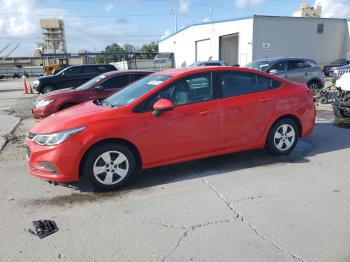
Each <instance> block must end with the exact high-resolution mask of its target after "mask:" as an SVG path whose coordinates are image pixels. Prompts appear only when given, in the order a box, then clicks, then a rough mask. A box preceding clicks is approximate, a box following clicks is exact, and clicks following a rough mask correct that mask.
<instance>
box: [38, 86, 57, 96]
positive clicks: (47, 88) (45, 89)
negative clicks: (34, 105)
mask: <svg viewBox="0 0 350 262" xmlns="http://www.w3.org/2000/svg"><path fill="white" fill-rule="evenodd" d="M55 90H56V87H55V86H54V85H52V84H46V85H44V86H43V88H42V89H41V93H42V94H47V93H49V92H52V91H55Z"/></svg>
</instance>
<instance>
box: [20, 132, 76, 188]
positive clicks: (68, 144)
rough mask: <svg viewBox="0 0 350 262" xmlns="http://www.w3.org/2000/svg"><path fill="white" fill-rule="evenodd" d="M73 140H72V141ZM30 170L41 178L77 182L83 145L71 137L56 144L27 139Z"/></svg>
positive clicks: (26, 145)
mask: <svg viewBox="0 0 350 262" xmlns="http://www.w3.org/2000/svg"><path fill="white" fill-rule="evenodd" d="M70 140H72V141H70ZM25 147H26V148H27V163H28V172H29V173H30V174H31V175H33V176H37V177H39V178H42V179H45V180H48V181H54V182H76V181H78V180H79V166H80V161H81V155H82V147H81V145H80V144H79V143H77V142H74V141H73V139H69V140H67V141H65V142H63V143H62V144H59V145H55V146H40V145H38V144H36V143H35V142H34V141H30V140H26V141H25Z"/></svg>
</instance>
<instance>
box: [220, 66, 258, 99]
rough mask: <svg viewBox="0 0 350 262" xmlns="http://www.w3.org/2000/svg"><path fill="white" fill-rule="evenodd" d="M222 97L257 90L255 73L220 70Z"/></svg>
mask: <svg viewBox="0 0 350 262" xmlns="http://www.w3.org/2000/svg"><path fill="white" fill-rule="evenodd" d="M219 84H220V86H221V95H222V97H232V96H239V95H244V94H249V93H254V92H257V91H259V89H258V81H257V75H255V74H251V73H245V72H220V73H219Z"/></svg>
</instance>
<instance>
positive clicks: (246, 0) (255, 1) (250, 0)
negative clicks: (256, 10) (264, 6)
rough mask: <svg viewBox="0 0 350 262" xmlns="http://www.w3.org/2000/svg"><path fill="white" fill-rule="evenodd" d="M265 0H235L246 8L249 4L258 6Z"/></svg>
mask: <svg viewBox="0 0 350 262" xmlns="http://www.w3.org/2000/svg"><path fill="white" fill-rule="evenodd" d="M263 1H264V0H235V3H236V6H237V7H238V8H245V7H247V6H257V5H259V4H260V3H262V2H263Z"/></svg>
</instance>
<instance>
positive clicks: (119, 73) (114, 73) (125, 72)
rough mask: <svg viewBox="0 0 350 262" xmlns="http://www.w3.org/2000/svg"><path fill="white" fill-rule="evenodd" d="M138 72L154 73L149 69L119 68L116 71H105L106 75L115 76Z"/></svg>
mask: <svg viewBox="0 0 350 262" xmlns="http://www.w3.org/2000/svg"><path fill="white" fill-rule="evenodd" d="M137 73H145V74H147V73H148V74H152V73H154V72H153V71H147V70H121V71H119V70H117V69H115V70H114V71H109V72H106V73H103V75H105V76H115V75H124V74H137Z"/></svg>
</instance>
